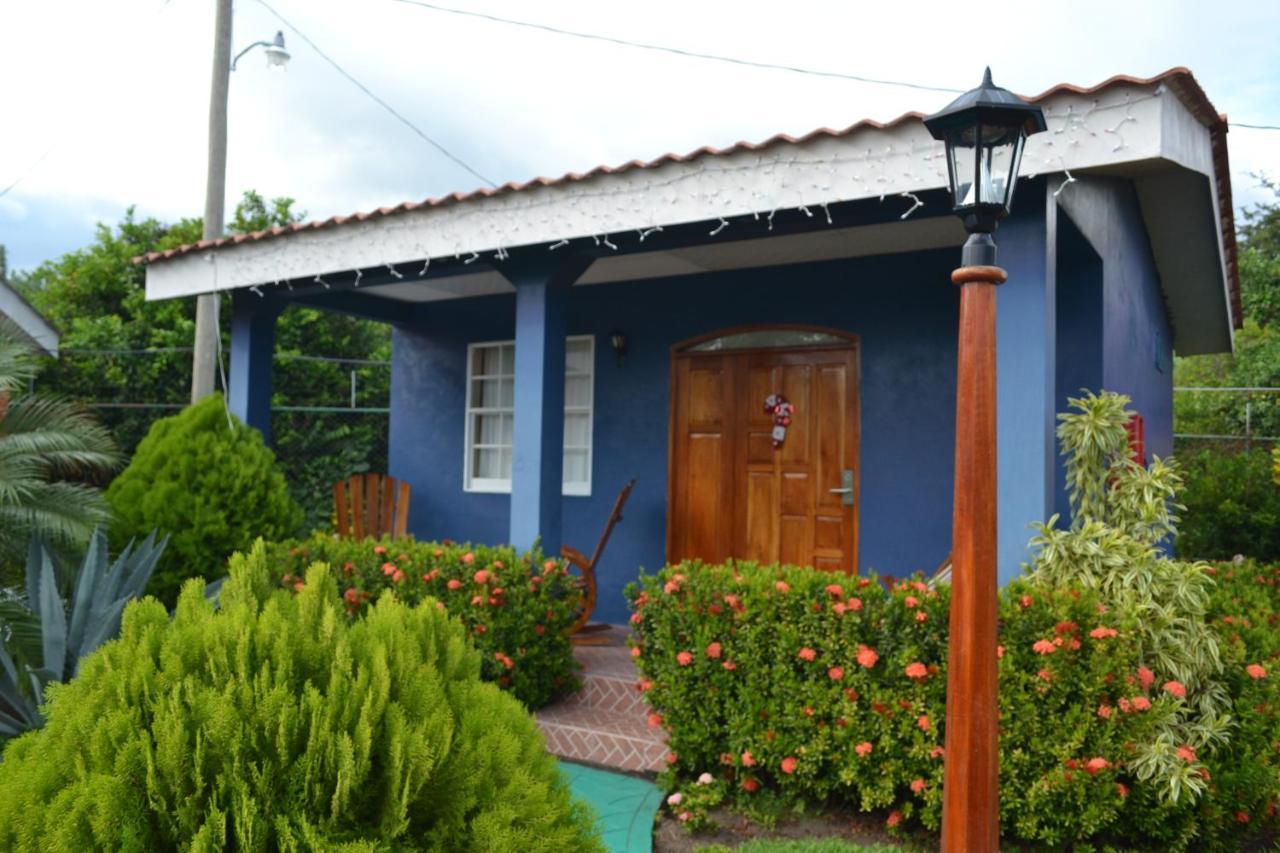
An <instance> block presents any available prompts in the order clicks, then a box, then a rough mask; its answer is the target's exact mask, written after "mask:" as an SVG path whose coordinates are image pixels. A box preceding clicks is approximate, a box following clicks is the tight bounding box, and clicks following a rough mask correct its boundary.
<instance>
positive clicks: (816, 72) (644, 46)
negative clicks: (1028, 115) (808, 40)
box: [394, 0, 964, 93]
mask: <svg viewBox="0 0 1280 853" xmlns="http://www.w3.org/2000/svg"><path fill="white" fill-rule="evenodd" d="M394 2H396V3H404V4H407V5H409V6H421V7H422V8H424V9H431V10H432V11H435V12H446V13H448V14H450V15H462V16H464V17H468V18H479V19H481V20H484V21H491V22H493V23H498V24H508V25H510V26H513V27H525V28H526V29H530V30H541V31H543V32H547V33H555V34H556V35H562V36H573V37H574V38H580V39H589V40H591V41H601V42H606V43H608V44H617V45H622V46H623V47H634V48H639V49H641V50H654V51H658V52H660V53H673V54H675V55H676V56H684V57H688V58H691V59H709V60H712V61H713V62H727V63H729V64H730V65H745V66H747V67H750V68H767V69H770V70H773V71H792V72H794V73H796V74H808V75H811V76H813V77H834V78H836V79H840V80H853V81H856V82H858V83H873V84H875V85H877V86H901V87H903V88H906V89H920V90H922V91H925V92H952V93H960V92H963V91H964V90H963V89H951V88H948V87H946V86H929V85H926V84H924V83H906V82H903V81H901V80H882V79H879V78H876V77H861V76H859V75H857V74H844V73H842V72H839V71H824V70H822V69H818V68H804V67H802V66H799V65H786V64H783V63H779V62H760V61H757V60H754V59H740V58H738V57H734V56H724V55H722V54H717V53H703V52H701V51H696V50H685V49H684V48H679V47H670V46H668V45H661V44H651V43H649V42H642V41H631V40H630V39H624V38H618V37H617V36H606V35H600V34H599V33H587V32H582V31H580V30H566V29H564V28H562V27H553V26H551V25H550V24H539V23H536V22H534V21H519V20H516V19H514V18H503V17H501V16H499V15H489V14H486V13H484V12H473V11H471V10H470V9H455V8H453V7H451V6H441V5H438V4H436V3H428V2H425V0H394Z"/></svg>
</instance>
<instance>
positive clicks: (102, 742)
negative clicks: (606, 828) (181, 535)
mask: <svg viewBox="0 0 1280 853" xmlns="http://www.w3.org/2000/svg"><path fill="white" fill-rule="evenodd" d="M274 573H275V569H274V567H271V566H268V565H267V563H266V558H265V554H264V552H263V550H262V549H261V548H258V549H257V550H255V551H254V553H253V554H252V555H250V556H249V557H247V558H237V560H236V561H235V564H234V565H233V568H232V577H231V580H230V581H229V582H228V583H227V584H226V585H225V586H224V587H223V589H222V592H221V595H220V607H218V608H215V606H214V605H213V604H212V603H210V602H209V601H207V600H206V599H205V597H204V595H203V586H202V584H200V583H198V582H195V581H193V582H190V583H188V584H187V585H186V587H185V588H184V590H183V593H182V596H181V598H180V600H179V602H178V607H177V611H176V613H175V614H174V616H173V617H172V618H170V616H169V614H168V613H167V612H166V611H165V609H164V608H163V607H162V606H160V605H159V604H158V603H157V602H155V601H153V600H147V601H143V602H138V603H135V604H132V605H130V606H129V608H128V609H127V610H126V612H125V617H124V625H123V629H122V632H121V637H120V639H119V640H118V641H116V642H113V643H110V644H108V645H107V646H105V647H104V648H102V649H100V650H99V651H98V652H97V653H95V654H94V655H92V656H90V658H89V659H88V660H86V661H85V663H84V665H83V666H82V668H81V672H80V675H79V676H78V677H77V678H75V679H74V680H72V681H71V682H70V683H68V684H66V685H60V686H57V687H55V688H53V689H51V690H50V697H49V705H48V717H49V720H48V725H47V726H46V727H45V728H44V729H42V730H41V731H39V732H34V733H32V734H29V735H26V736H24V737H21V738H19V739H17V740H15V741H13V742H12V743H11V744H10V745H9V747H8V749H7V750H6V752H5V754H4V773H3V774H0V847H3V848H4V849H6V850H15V851H36V850H48V849H57V850H94V849H108V850H119V849H132V850H193V851H215V850H228V849H234V850H244V851H267V850H281V851H302V850H352V851H356V850H363V851H375V850H449V851H454V850H458V851H494V853H503V851H511V853H525V851H528V852H529V853H537V851H547V853H571V852H572V851H594V850H599V849H601V848H600V845H599V842H598V840H597V839H596V838H595V837H594V832H593V829H592V825H591V820H590V819H589V817H588V816H587V815H586V814H585V813H584V811H583V809H582V807H581V806H579V805H577V804H575V802H574V801H573V800H572V799H571V797H570V794H569V791H568V786H567V784H566V783H565V781H564V780H563V778H562V777H561V776H560V775H559V772H558V768H557V764H556V761H555V759H554V758H553V757H551V756H550V755H549V754H548V753H547V752H546V750H545V748H544V746H543V742H542V738H541V736H540V735H539V733H538V730H537V727H536V724H535V723H534V721H533V719H532V718H531V717H530V716H529V714H528V712H527V711H526V710H525V709H524V708H523V707H522V706H521V705H520V703H519V702H517V701H516V700H515V699H513V698H511V697H510V696H507V695H505V694H503V693H502V692H501V691H499V690H498V689H497V688H496V687H495V686H494V685H492V684H487V683H485V682H482V681H481V680H480V674H479V671H480V660H479V655H478V653H477V652H476V651H475V650H474V649H473V648H472V647H471V646H470V644H468V642H467V640H466V636H465V634H464V631H463V629H462V627H461V626H460V625H459V624H458V623H457V622H456V621H455V620H454V619H452V618H451V617H450V616H449V615H448V614H447V613H446V612H444V611H443V610H442V609H439V608H437V607H436V606H435V602H433V601H424V602H423V603H422V604H420V605H419V606H417V607H415V608H410V607H408V606H407V605H404V604H402V603H400V602H398V601H396V600H395V599H394V598H393V597H392V596H385V597H383V598H382V599H381V600H380V601H379V602H378V604H377V605H376V606H375V607H374V608H372V610H371V612H370V613H369V614H368V615H367V616H366V617H364V618H362V619H359V620H355V621H353V622H351V621H348V620H347V618H346V617H345V616H344V614H343V613H342V606H341V604H340V603H339V598H338V591H337V587H336V584H335V581H334V578H333V576H332V575H331V573H330V572H329V571H328V569H326V568H325V567H323V566H315V567H313V568H312V569H311V570H310V571H309V572H308V573H307V578H306V583H305V587H304V588H303V589H302V590H301V592H300V593H299V594H297V595H292V594H289V593H287V592H283V591H279V592H275V593H268V594H265V595H263V594H262V590H263V589H264V583H263V581H264V579H265V578H266V577H267V576H269V575H272V574H274Z"/></svg>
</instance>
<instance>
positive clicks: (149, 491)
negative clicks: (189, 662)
mask: <svg viewBox="0 0 1280 853" xmlns="http://www.w3.org/2000/svg"><path fill="white" fill-rule="evenodd" d="M107 502H108V503H109V504H110V506H111V511H112V513H113V514H114V516H115V521H114V523H113V525H112V537H113V539H115V540H116V541H117V542H118V543H122V542H125V541H128V540H129V539H131V538H140V537H142V536H145V535H146V534H147V533H149V532H151V531H152V530H156V529H159V530H160V531H161V532H162V533H167V534H168V535H169V537H170V539H169V550H168V551H167V552H166V553H165V557H164V559H163V560H162V561H161V563H160V565H159V566H158V567H157V568H156V572H155V574H154V575H153V576H152V578H151V584H150V586H149V587H148V591H149V592H151V593H152V594H154V595H155V596H156V597H157V598H159V599H160V600H161V601H163V602H165V603H166V604H172V603H173V601H174V600H175V599H176V597H177V595H178V590H179V589H180V588H181V587H182V582H183V581H184V580H186V579H187V578H189V577H196V576H200V577H205V578H217V577H221V576H222V575H224V574H225V573H226V561H227V558H228V557H229V556H231V554H233V553H235V552H236V551H244V550H248V549H249V547H250V546H252V545H253V543H254V540H256V539H257V538H258V537H259V536H262V537H266V538H268V539H282V538H285V537H287V536H291V535H293V534H294V533H296V532H297V529H298V526H299V525H300V524H301V523H302V510H301V509H300V508H299V507H298V504H297V502H295V501H294V499H293V498H292V497H291V496H290V494H289V488H288V486H287V485H286V484H285V480H284V476H283V475H282V474H281V473H280V470H279V468H278V467H277V466H276V460H275V456H274V454H272V452H271V451H270V450H269V449H268V448H267V446H266V445H265V444H263V441H262V434H261V433H259V432H258V431H257V430H256V429H251V428H249V427H247V426H245V425H244V424H242V423H240V422H239V421H237V420H235V418H234V417H233V416H231V415H228V413H227V410H226V406H225V405H224V403H223V401H222V396H221V395H219V394H213V395H211V396H209V397H206V398H205V399H203V400H201V401H200V402H199V403H196V404H195V405H192V406H189V407H187V408H186V409H184V410H183V411H182V412H180V413H178V414H176V415H174V416H172V417H168V418H162V419H160V420H158V421H156V422H155V423H154V424H152V426H151V429H150V431H149V432H148V433H147V437H146V438H144V439H143V440H142V443H141V444H139V445H138V449H137V452H136V453H134V456H133V460H132V461H131V462H130V463H129V466H128V467H127V468H125V470H124V471H123V472H121V474H120V476H119V477H117V478H116V479H115V481H114V482H113V483H112V484H111V486H110V488H108V489H107ZM117 547H118V545H117Z"/></svg>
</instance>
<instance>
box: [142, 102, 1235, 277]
mask: <svg viewBox="0 0 1280 853" xmlns="http://www.w3.org/2000/svg"><path fill="white" fill-rule="evenodd" d="M1044 107H1045V109H1046V113H1047V118H1048V124H1049V131H1048V132H1046V133H1042V134H1038V135H1036V136H1033V137H1031V138H1030V139H1029V140H1028V142H1027V150H1026V155H1025V156H1024V158H1023V165H1022V169H1023V173H1024V175H1026V176H1028V177H1030V176H1032V175H1035V174H1047V173H1060V172H1063V171H1064V170H1068V169H1070V170H1078V171H1084V170H1088V169H1097V168H1108V169H1109V170H1110V171H1113V172H1114V171H1121V172H1123V171H1124V170H1123V169H1118V168H1117V167H1120V166H1123V165H1124V164H1129V163H1133V164H1146V165H1147V166H1148V167H1149V165H1150V163H1151V162H1152V161H1159V160H1165V161H1167V162H1168V163H1170V164H1178V165H1184V166H1188V165H1189V164H1191V165H1190V167H1191V168H1196V169H1197V171H1200V170H1201V169H1202V168H1208V167H1205V166H1202V165H1201V164H1203V163H1205V162H1207V161H1206V159H1205V158H1204V157H1203V156H1202V154H1201V152H1203V151H1207V150H1208V148H1209V131H1208V129H1207V128H1204V127H1203V126H1199V129H1198V130H1197V129H1196V127H1194V126H1191V125H1189V124H1188V123H1187V122H1185V121H1181V120H1177V119H1173V118H1170V117H1169V115H1168V114H1169V112H1170V111H1178V112H1181V113H1187V109H1186V107H1185V106H1184V105H1183V104H1182V102H1181V101H1180V100H1179V99H1178V97H1177V96H1176V95H1175V94H1174V93H1173V92H1171V91H1169V90H1168V89H1166V88H1165V87H1163V86H1159V85H1155V86H1138V85H1131V84H1117V85H1115V86H1112V87H1110V88H1109V89H1108V90H1107V91H1106V92H1104V93H1101V94H1100V95H1076V94H1072V93H1059V94H1057V95H1055V96H1053V97H1051V98H1049V99H1048V100H1047V101H1046V102H1045V103H1044ZM944 159H945V158H944V156H943V148H942V145H941V143H939V142H937V141H935V140H933V139H932V138H931V137H930V136H929V134H928V132H927V131H926V130H925V128H924V126H923V124H921V123H920V122H918V121H908V122H903V123H901V124H898V125H896V126H893V127H890V128H886V129H876V128H872V127H863V128H860V129H858V130H855V131H854V132H852V133H850V134H848V135H845V136H839V137H830V136H825V137H817V138H814V139H812V140H809V141H807V142H803V143H779V144H776V145H773V146H771V147H769V148H767V149H765V150H761V151H737V152H733V153H729V154H723V155H706V156H702V157H699V158H697V159H694V160H691V161H684V162H669V163H664V164H662V165H660V166H657V167H654V168H645V169H631V170H627V171H623V172H619V173H615V174H602V175H597V176H595V177H592V178H590V179H588V180H583V181H567V182H559V183H556V184H553V185H550V186H531V187H526V188H524V189H521V190H519V191H516V192H507V193H501V194H498V195H494V196H490V197H479V198H469V199H464V200H461V201H457V202H452V203H446V204H440V205H437V206H434V207H424V208H419V209H416V210H412V211H405V212H401V213H396V214H394V215H390V216H384V217H376V218H373V219H367V220H363V221H352V222H348V223H346V224H343V225H338V226H333V227H328V228H321V229H316V230H309V231H306V230H304V231H299V232H295V233H290V234H287V235H282V236H278V237H271V238H267V239H262V240H250V241H246V242H243V243H239V244H233V245H230V246H224V247H220V248H216V249H209V250H203V251H197V252H191V253H188V254H185V255H180V256H177V257H174V258H170V259H167V260H158V261H154V262H152V263H151V264H149V265H148V267H147V298H148V299H166V298H172V297H178V296H190V295H194V294H197V293H207V292H213V291H221V290H233V289H236V288H242V287H248V286H252V285H271V284H272V283H273V282H276V281H280V280H284V279H299V278H310V277H313V276H316V275H323V274H335V273H341V272H346V271H349V270H353V269H371V268H375V267H378V266H382V265H385V264H388V263H412V262H417V263H422V261H423V260H424V259H425V258H428V257H430V258H452V257H454V256H455V255H459V256H463V257H466V256H470V255H471V254H472V253H492V252H497V251H499V250H501V249H504V248H511V247H515V246H526V245H539V244H550V243H554V242H557V241H559V240H563V239H578V238H590V237H592V236H593V235H606V234H617V233H622V232H636V231H642V230H644V229H647V228H651V227H654V226H657V225H662V226H667V225H676V224H682V223H689V222H701V221H707V220H710V221H715V220H717V219H718V218H719V217H735V216H747V215H751V214H755V213H766V214H767V213H768V212H769V211H771V210H775V209H794V208H800V207H807V208H809V209H811V210H814V211H815V213H816V215H819V216H821V215H823V214H822V212H821V210H820V208H821V206H822V205H823V204H834V203H839V202H844V201H852V200H858V199H868V198H881V197H883V198H889V197H893V196H897V195H899V194H901V193H906V192H916V193H918V192H921V191H926V190H931V189H938V188H941V187H943V186H945V184H946V174H945V171H946V167H945V162H944ZM1210 172H1211V169H1210ZM1068 191H1069V189H1068ZM836 225H837V226H838V225H839V223H836Z"/></svg>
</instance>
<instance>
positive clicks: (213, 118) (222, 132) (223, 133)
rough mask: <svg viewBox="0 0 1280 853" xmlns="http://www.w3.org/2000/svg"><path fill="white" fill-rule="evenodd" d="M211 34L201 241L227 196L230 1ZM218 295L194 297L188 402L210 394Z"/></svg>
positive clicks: (223, 3)
mask: <svg viewBox="0 0 1280 853" xmlns="http://www.w3.org/2000/svg"><path fill="white" fill-rule="evenodd" d="M217 4H218V6H217V14H216V17H215V19H214V35H213V81H212V84H211V86H210V88H209V165H208V176H207V178H206V180H205V189H204V239H206V240H216V239H217V238H219V237H221V236H222V222H223V216H224V212H225V211H224V208H225V205H226V195H227V90H228V89H229V88H230V84H231V0H217ZM218 335H219V332H218V294H217V293H206V294H203V295H201V296H197V297H196V339H195V353H194V356H193V358H192V364H191V402H193V403H197V402H199V401H200V400H203V399H204V398H205V397H207V396H209V395H210V394H212V393H213V388H214V377H215V375H216V373H217V358H218V355H217V352H218Z"/></svg>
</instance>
